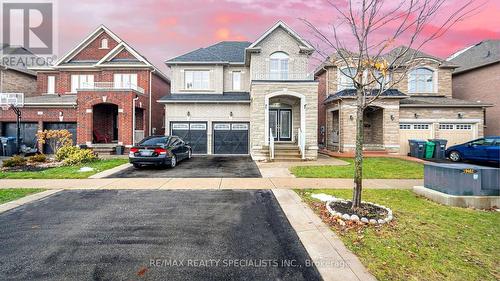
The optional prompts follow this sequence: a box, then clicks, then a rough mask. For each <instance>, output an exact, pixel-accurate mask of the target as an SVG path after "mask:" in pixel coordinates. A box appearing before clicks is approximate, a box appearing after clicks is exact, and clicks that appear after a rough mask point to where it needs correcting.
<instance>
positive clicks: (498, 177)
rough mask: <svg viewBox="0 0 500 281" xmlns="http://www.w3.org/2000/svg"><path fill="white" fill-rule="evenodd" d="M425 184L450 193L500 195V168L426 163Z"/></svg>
mask: <svg viewBox="0 0 500 281" xmlns="http://www.w3.org/2000/svg"><path fill="white" fill-rule="evenodd" d="M424 186H425V187H427V188H430V189H433V190H436V191H439V192H443V193H446V194H450V195H470V196H488V195H489V196H499V195H500V169H498V168H493V167H484V166H478V165H470V164H443V163H425V164H424Z"/></svg>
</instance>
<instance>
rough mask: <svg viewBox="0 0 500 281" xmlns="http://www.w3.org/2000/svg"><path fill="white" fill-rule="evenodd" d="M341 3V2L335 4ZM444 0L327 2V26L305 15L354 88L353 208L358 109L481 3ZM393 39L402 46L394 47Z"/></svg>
mask: <svg viewBox="0 0 500 281" xmlns="http://www.w3.org/2000/svg"><path fill="white" fill-rule="evenodd" d="M339 2H341V3H339ZM450 2H451V1H447V0H357V1H356V0H347V1H335V3H334V2H333V0H332V1H331V2H329V4H330V5H331V7H332V11H333V13H332V14H331V15H332V19H337V20H336V22H335V23H333V24H332V25H331V26H328V28H325V27H318V26H316V25H315V24H313V23H312V22H311V21H309V20H307V19H302V21H303V22H304V23H305V24H306V25H307V26H308V27H309V28H310V30H311V33H312V34H313V36H314V38H315V39H316V40H317V41H318V42H316V49H317V52H318V54H319V55H320V56H321V57H323V60H325V59H326V60H329V61H330V62H333V63H334V64H336V65H343V66H346V67H349V68H350V69H352V70H353V71H342V70H341V71H342V73H343V74H344V75H345V76H347V77H348V80H352V85H353V88H354V89H355V90H356V97H355V98H356V113H357V114H356V148H355V160H354V165H355V172H354V189H353V197H352V209H353V210H356V209H357V208H359V207H360V205H361V194H362V175H363V144H364V139H363V131H364V126H363V113H364V111H365V109H366V108H367V107H368V106H370V104H372V103H373V102H374V101H375V100H377V99H379V98H380V97H381V96H382V95H383V93H384V92H386V91H387V90H388V89H391V88H394V86H396V85H397V84H398V83H399V82H401V80H402V79H404V78H405V77H406V75H407V73H408V71H409V70H411V69H412V68H413V67H414V66H415V65H416V64H418V63H419V57H420V56H421V54H422V53H421V52H420V50H421V49H422V47H424V46H425V45H426V44H428V43H429V42H432V41H433V40H435V39H437V38H439V37H441V36H442V35H443V34H444V33H445V32H446V31H448V30H449V29H450V28H451V27H452V26H453V25H455V24H456V23H457V22H459V21H461V20H463V19H464V18H466V17H468V16H470V15H472V14H474V13H475V12H476V11H477V10H478V9H479V8H480V7H481V6H482V4H483V3H478V2H477V1H474V0H468V1H466V2H462V3H460V4H458V5H457V4H454V5H453V7H451V5H449V4H450ZM395 44H398V45H401V46H400V47H397V48H394V46H395Z"/></svg>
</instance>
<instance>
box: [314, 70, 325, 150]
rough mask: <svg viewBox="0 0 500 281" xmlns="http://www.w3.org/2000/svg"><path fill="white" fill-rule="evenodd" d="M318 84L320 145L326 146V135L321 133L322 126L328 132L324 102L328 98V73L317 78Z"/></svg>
mask: <svg viewBox="0 0 500 281" xmlns="http://www.w3.org/2000/svg"><path fill="white" fill-rule="evenodd" d="M316 81H318V82H319V84H318V144H325V133H326V132H324V133H321V126H323V127H324V128H325V130H326V107H325V105H324V104H323V101H324V100H325V98H326V71H325V72H323V73H322V74H321V75H319V76H318V77H317V78H316Z"/></svg>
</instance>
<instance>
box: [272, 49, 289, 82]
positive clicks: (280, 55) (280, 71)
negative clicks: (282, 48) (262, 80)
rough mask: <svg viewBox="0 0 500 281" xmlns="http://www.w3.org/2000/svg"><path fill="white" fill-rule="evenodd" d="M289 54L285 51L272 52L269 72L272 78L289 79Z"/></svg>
mask: <svg viewBox="0 0 500 281" xmlns="http://www.w3.org/2000/svg"><path fill="white" fill-rule="evenodd" d="M288 61H289V57H288V54H286V53H284V52H275V53H272V54H271V56H270V57H269V73H270V75H269V76H270V79H271V80H286V79H288Z"/></svg>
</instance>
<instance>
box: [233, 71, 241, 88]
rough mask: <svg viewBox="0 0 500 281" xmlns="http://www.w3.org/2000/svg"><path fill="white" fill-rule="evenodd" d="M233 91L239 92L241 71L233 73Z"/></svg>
mask: <svg viewBox="0 0 500 281" xmlns="http://www.w3.org/2000/svg"><path fill="white" fill-rule="evenodd" d="M233 90H234V91H240V90H241V71H233Z"/></svg>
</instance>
